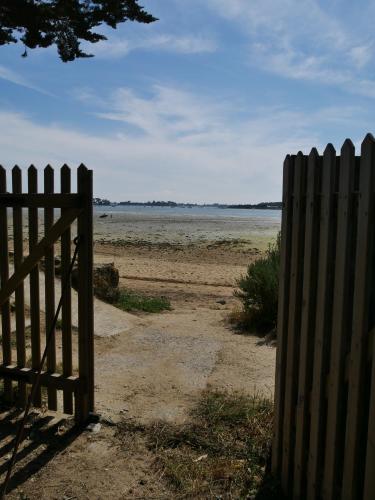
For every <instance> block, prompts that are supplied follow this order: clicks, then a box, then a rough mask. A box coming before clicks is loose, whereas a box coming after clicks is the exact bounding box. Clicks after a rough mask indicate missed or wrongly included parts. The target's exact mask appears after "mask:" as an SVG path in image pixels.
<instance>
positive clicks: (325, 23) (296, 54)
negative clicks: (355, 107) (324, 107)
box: [208, 0, 375, 97]
mask: <svg viewBox="0 0 375 500" xmlns="http://www.w3.org/2000/svg"><path fill="white" fill-rule="evenodd" d="M208 2H209V5H210V6H211V7H212V8H213V9H215V12H217V13H219V15H221V16H222V17H224V18H225V19H227V20H230V21H231V22H236V23H238V24H239V25H240V26H241V28H242V29H243V31H244V33H246V34H247V36H248V39H249V47H250V50H249V62H250V64H251V65H256V66H257V67H259V68H261V69H263V70H266V71H268V72H272V73H275V74H277V75H280V76H282V77H285V78H289V79H298V80H307V81H312V82H317V83H320V84H327V85H334V86H337V87H341V88H342V89H344V90H346V91H349V92H351V93H356V94H361V95H365V96H367V97H375V80H373V79H372V77H371V74H369V73H368V70H369V67H368V66H369V63H370V62H371V61H372V60H373V59H374V56H375V51H374V46H373V43H372V42H371V41H369V39H368V36H366V35H365V34H364V33H362V32H361V31H359V30H358V31H356V30H355V23H348V22H345V21H344V20H343V19H342V18H340V16H338V15H337V16H335V15H333V14H332V9H331V10H330V11H329V10H328V9H329V7H330V6H328V4H326V5H325V4H322V3H321V2H318V1H317V0H252V1H251V2H249V1H247V0H231V2H227V1H226V0H208Z"/></svg>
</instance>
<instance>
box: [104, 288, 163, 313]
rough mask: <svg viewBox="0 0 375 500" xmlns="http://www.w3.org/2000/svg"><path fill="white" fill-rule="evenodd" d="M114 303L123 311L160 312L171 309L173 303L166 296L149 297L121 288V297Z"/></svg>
mask: <svg viewBox="0 0 375 500" xmlns="http://www.w3.org/2000/svg"><path fill="white" fill-rule="evenodd" d="M114 305H115V306H116V307H118V308H119V309H122V310H123V311H143V312H148V313H158V312H161V311H170V310H171V303H170V301H169V300H168V299H167V298H166V297H164V296H161V297H147V296H146V295H142V294H140V293H135V292H131V291H129V290H121V292H120V297H119V299H118V301H117V302H116V303H115V304H114Z"/></svg>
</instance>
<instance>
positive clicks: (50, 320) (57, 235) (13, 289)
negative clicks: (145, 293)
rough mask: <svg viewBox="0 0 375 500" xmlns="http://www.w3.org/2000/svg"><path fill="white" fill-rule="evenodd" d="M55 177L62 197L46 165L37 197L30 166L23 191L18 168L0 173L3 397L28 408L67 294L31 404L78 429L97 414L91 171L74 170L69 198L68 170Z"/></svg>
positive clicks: (0, 375) (0, 377)
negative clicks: (70, 417)
mask: <svg viewBox="0 0 375 500" xmlns="http://www.w3.org/2000/svg"><path fill="white" fill-rule="evenodd" d="M59 173H60V185H61V189H60V191H61V192H59V193H55V181H56V179H55V172H54V170H53V168H52V167H51V166H49V165H48V166H47V167H46V168H45V169H44V172H43V174H44V175H43V180H44V189H43V191H44V192H42V193H40V192H38V170H37V169H36V168H35V167H34V166H33V165H32V166H30V167H29V169H28V170H27V179H26V181H27V182H26V185H27V192H23V191H22V187H23V182H22V181H23V179H22V171H21V169H20V168H19V167H17V166H15V167H14V168H13V169H12V171H11V176H10V179H9V178H8V179H7V171H6V170H5V169H4V168H3V167H1V166H0V285H1V288H0V312H1V348H2V362H1V364H0V380H2V387H1V386H0V391H1V392H2V393H3V398H4V399H5V400H6V401H7V402H8V403H12V404H14V405H17V406H20V407H22V406H25V404H26V401H27V398H28V395H29V393H30V387H31V385H32V384H33V383H34V381H35V379H36V374H37V372H38V369H39V367H40V362H41V353H42V352H43V350H44V348H45V345H46V339H47V336H48V334H49V333H50V332H51V329H52V328H53V324H54V316H55V313H56V307H57V304H58V302H59V300H60V296H61V295H62V292H63V291H64V293H63V295H62V307H61V314H60V318H59V319H58V322H57V328H56V331H53V332H52V341H51V342H50V344H49V349H48V352H47V362H46V366H44V368H43V371H42V373H41V376H40V387H39V389H38V391H37V392H36V396H35V398H34V401H33V404H34V406H35V407H47V408H48V409H50V410H53V411H55V410H58V409H61V410H62V411H63V412H65V413H67V414H73V413H74V414H75V416H76V419H77V421H79V422H82V421H85V420H86V419H87V417H88V415H89V412H92V411H93V410H94V341H93V292H92V263H93V258H92V253H93V233H92V171H91V170H88V169H87V168H86V167H85V166H84V165H81V166H80V167H79V168H78V170H77V192H76V193H72V192H71V169H70V168H69V167H68V166H67V165H64V166H63V167H62V168H61V169H60V172H59ZM9 191H12V192H9ZM75 221H76V222H77V229H78V233H77V235H78V236H79V247H78V265H77V269H76V272H77V275H78V280H77V283H78V289H77V293H75V292H74V294H73V293H72V291H71V282H70V276H69V273H68V271H69V268H70V265H71V259H72V245H73V241H72V228H71V226H72V224H73V223H74V222H75ZM74 236H75V235H74ZM57 252H58V254H59V272H58V276H56V275H55V274H56V273H55V271H56V256H57ZM67 280H68V282H67ZM59 282H60V283H59ZM73 300H75V301H76V302H77V304H76V309H77V310H78V321H77V324H76V325H73V323H72V302H73ZM58 391H62V394H61V397H60V395H59V392H58Z"/></svg>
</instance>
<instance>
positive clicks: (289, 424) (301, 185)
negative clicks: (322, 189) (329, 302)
mask: <svg viewBox="0 0 375 500" xmlns="http://www.w3.org/2000/svg"><path fill="white" fill-rule="evenodd" d="M306 160H307V158H306V157H305V156H304V155H303V154H302V153H301V152H300V153H298V154H297V157H296V160H295V173H294V200H293V228H292V245H291V250H292V254H291V277H290V294H289V324H288V340H287V350H286V378H285V384H286V387H285V406H284V422H283V457H282V468H281V483H282V487H283V491H284V492H285V494H286V495H290V493H291V486H292V484H293V458H294V445H295V435H294V431H295V416H296V403H297V393H298V355H299V337H300V327H301V308H302V285H303V253H304V237H305V206H306V199H305V195H306V163H307V161H306Z"/></svg>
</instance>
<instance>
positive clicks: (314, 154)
mask: <svg viewBox="0 0 375 500" xmlns="http://www.w3.org/2000/svg"><path fill="white" fill-rule="evenodd" d="M309 158H319V153H318V150H317V149H316V148H312V149H311V151H310V154H309Z"/></svg>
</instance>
